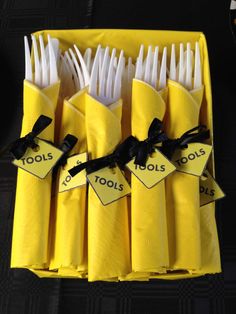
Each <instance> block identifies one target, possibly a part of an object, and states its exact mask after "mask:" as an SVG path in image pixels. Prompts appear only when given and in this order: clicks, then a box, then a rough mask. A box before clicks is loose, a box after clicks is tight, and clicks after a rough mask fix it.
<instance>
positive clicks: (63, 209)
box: [50, 89, 87, 276]
mask: <svg viewBox="0 0 236 314" xmlns="http://www.w3.org/2000/svg"><path fill="white" fill-rule="evenodd" d="M85 94H86V89H83V90H81V91H80V92H78V93H76V94H75V95H74V96H73V97H71V98H70V99H68V100H64V103H63V108H62V118H61V128H60V142H62V141H63V139H64V137H65V136H66V135H67V134H72V135H74V136H76V137H77V138H78V142H77V143H76V145H75V146H74V148H73V149H72V151H71V152H70V155H74V154H79V153H84V152H86V150H87V141H86V130H85ZM86 206H87V203H86V186H82V187H78V188H74V189H71V190H68V191H65V192H61V193H58V190H56V194H55V208H54V209H53V210H55V216H54V219H53V220H52V221H51V223H52V225H54V224H55V227H54V228H55V229H54V232H53V233H54V234H53V235H52V238H53V240H52V249H51V250H52V251H51V262H50V269H59V273H60V271H63V273H65V272H66V270H68V272H69V273H70V274H71V272H73V271H74V272H75V275H76V276H77V274H76V272H77V271H78V272H82V273H84V272H87V254H86V251H87V249H86V246H87V236H86V234H85V224H86V209H87V207H86Z"/></svg>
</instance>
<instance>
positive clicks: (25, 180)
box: [11, 80, 60, 269]
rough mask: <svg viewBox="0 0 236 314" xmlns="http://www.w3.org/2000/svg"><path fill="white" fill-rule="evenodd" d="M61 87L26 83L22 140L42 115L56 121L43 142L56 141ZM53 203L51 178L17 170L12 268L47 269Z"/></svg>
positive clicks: (43, 137)
mask: <svg viewBox="0 0 236 314" xmlns="http://www.w3.org/2000/svg"><path fill="white" fill-rule="evenodd" d="M59 87H60V83H59V82H58V83H56V84H54V85H51V86H49V87H46V88H44V89H39V88H38V87H36V86H35V85H34V84H31V83H30V82H28V81H26V80H25V81H24V108H23V109H24V115H23V120H22V130H21V136H24V135H26V134H27V133H29V132H30V131H31V130H32V126H33V125H34V123H35V121H36V120H37V119H38V117H39V116H40V115H42V114H43V115H45V116H48V117H50V118H52V119H53V121H52V123H51V124H50V125H49V126H48V127H47V128H46V129H45V130H44V131H43V132H42V133H41V134H40V138H42V139H44V140H47V141H53V140H54V113H55V109H56V105H57V99H58V93H59ZM50 203H51V174H49V175H48V176H47V177H46V178H45V179H43V180H42V179H39V178H37V177H35V176H33V175H32V174H29V173H27V172H26V171H24V170H22V169H18V176H17V189H16V201H15V214H14V224H13V238H12V253H11V267H28V268H36V269H37V268H45V267H48V234H49V232H48V231H49V214H50Z"/></svg>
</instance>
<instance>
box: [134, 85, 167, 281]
mask: <svg viewBox="0 0 236 314" xmlns="http://www.w3.org/2000/svg"><path fill="white" fill-rule="evenodd" d="M166 97H167V89H163V90H162V91H160V92H158V91H157V90H155V89H154V88H153V87H152V86H150V85H149V84H147V83H145V82H143V81H139V80H136V79H134V80H133V88H132V135H134V136H135V137H137V138H138V139H139V140H141V141H142V140H144V139H146V138H147V133H148V129H149V126H150V125H151V123H152V121H153V119H154V118H158V119H159V120H163V117H164V114H165V110H166V104H165V102H166ZM131 182H132V185H131V186H132V195H131V212H132V213H131V237H132V271H134V272H165V270H166V268H167V267H169V256H168V239H167V221H166V200H165V182H164V181H161V182H160V183H158V184H157V185H156V186H154V187H152V188H151V189H147V188H146V187H145V186H144V185H143V183H141V182H140V181H139V180H138V179H137V178H136V177H135V175H132V181H131ZM136 276H137V275H136Z"/></svg>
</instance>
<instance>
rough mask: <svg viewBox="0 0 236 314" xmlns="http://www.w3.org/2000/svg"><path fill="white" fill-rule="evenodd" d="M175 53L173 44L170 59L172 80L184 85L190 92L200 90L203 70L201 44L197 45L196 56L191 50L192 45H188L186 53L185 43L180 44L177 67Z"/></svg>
mask: <svg viewBox="0 0 236 314" xmlns="http://www.w3.org/2000/svg"><path fill="white" fill-rule="evenodd" d="M175 53H176V52H175V45H174V44H173V45H172V49H171V58H170V79H171V80H173V81H176V82H178V83H180V84H182V85H183V86H184V87H185V88H186V89H188V90H192V89H197V88H200V87H201V86H202V69H201V56H200V49H199V43H198V42H196V43H195V55H194V54H193V52H192V50H191V44H190V43H187V49H186V51H184V45H183V43H180V46H179V62H178V65H177V66H176V58H175ZM193 68H194V71H193Z"/></svg>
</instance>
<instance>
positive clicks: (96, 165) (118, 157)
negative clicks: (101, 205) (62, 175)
mask: <svg viewBox="0 0 236 314" xmlns="http://www.w3.org/2000/svg"><path fill="white" fill-rule="evenodd" d="M137 144H138V140H137V139H136V138H135V137H133V136H129V137H128V138H127V139H126V140H125V141H124V142H123V143H121V144H120V145H118V146H117V148H116V149H115V150H114V151H113V152H112V153H111V154H109V155H107V156H104V157H100V158H96V159H93V160H88V161H87V162H84V163H82V164H80V165H78V166H75V167H73V168H72V169H70V170H69V173H70V175H71V176H72V177H74V176H75V175H77V174H78V173H79V172H80V171H82V170H84V169H86V172H87V174H90V173H92V172H95V171H98V170H100V169H102V168H105V167H110V168H113V167H115V166H116V165H118V166H119V167H120V168H121V169H123V168H124V166H125V165H126V164H127V163H128V162H129V161H130V160H131V159H132V158H133V157H134V156H135V149H134V148H135V147H136V146H137Z"/></svg>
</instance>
